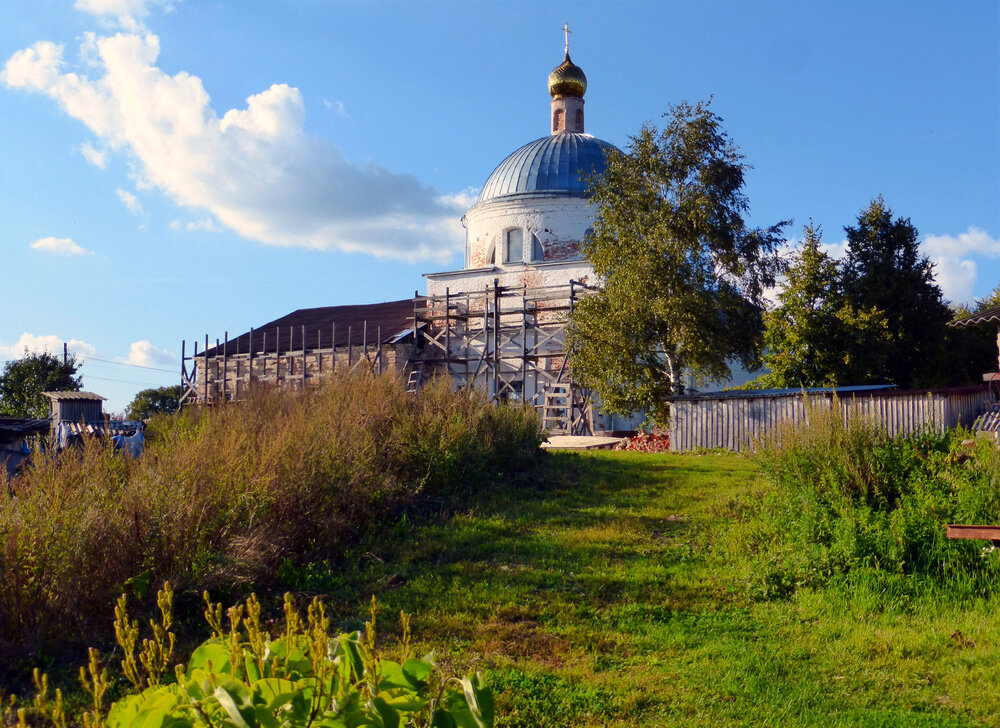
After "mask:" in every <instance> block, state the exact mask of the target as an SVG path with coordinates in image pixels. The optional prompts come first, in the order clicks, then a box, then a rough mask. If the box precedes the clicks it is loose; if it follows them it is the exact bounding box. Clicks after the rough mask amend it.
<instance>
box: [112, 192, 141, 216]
mask: <svg viewBox="0 0 1000 728" xmlns="http://www.w3.org/2000/svg"><path fill="white" fill-rule="evenodd" d="M115 194H117V195H118V199H119V200H121V201H122V204H123V205H125V207H127V208H128V209H129V212H134V213H136V214H139V213H140V212H142V203H141V202H139V198H138V197H136V196H135V195H133V194H132V193H131V192H129V191H128V190H122V189H118V190H115Z"/></svg>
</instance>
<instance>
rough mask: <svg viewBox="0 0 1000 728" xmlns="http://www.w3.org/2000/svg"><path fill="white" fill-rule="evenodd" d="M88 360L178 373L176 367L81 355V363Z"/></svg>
mask: <svg viewBox="0 0 1000 728" xmlns="http://www.w3.org/2000/svg"><path fill="white" fill-rule="evenodd" d="M88 361H101V362H104V363H105V364H117V365H118V366H121V367H135V368H136V369H149V370H151V371H154V372H167V373H169V374H177V373H178V372H177V370H176V369H162V368H160V367H147V366H145V365H143V364H130V363H128V362H124V361H114V360H112V359H101V358H100V357H96V356H81V357H80V363H81V364H82V363H84V362H88Z"/></svg>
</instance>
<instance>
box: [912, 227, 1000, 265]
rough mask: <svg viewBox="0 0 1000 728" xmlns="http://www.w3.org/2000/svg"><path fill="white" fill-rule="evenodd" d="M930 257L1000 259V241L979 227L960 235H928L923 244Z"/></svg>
mask: <svg viewBox="0 0 1000 728" xmlns="http://www.w3.org/2000/svg"><path fill="white" fill-rule="evenodd" d="M920 244H921V245H922V246H923V249H924V253H925V254H927V255H928V256H931V257H935V256H940V255H943V256H948V257H951V258H960V257H964V256H969V255H981V256H983V257H986V258H1000V240H997V239H996V238H992V237H990V235H989V234H988V233H987V232H986V231H985V230H980V229H979V228H977V227H971V226H970V227H969V229H968V230H967V231H966V232H964V233H961V234H960V235H958V236H957V237H955V236H952V235H928V236H927V237H925V238H924V239H923V240H922V241H921V243H920Z"/></svg>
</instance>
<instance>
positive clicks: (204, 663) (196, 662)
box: [186, 638, 232, 677]
mask: <svg viewBox="0 0 1000 728" xmlns="http://www.w3.org/2000/svg"><path fill="white" fill-rule="evenodd" d="M209 662H211V663H212V667H211V668H209V666H208V663H209ZM195 670H206V671H211V672H214V673H215V674H216V675H221V674H224V675H228V674H229V673H230V672H231V670H232V666H231V665H230V664H229V647H227V646H226V645H224V644H222V643H221V642H219V641H218V640H217V639H214V638H213V639H210V640H207V641H205V642H203V643H201V644H200V645H199V646H198V647H197V648H195V651H194V652H193V653H191V659H190V660H188V666H187V673H186V674H187V676H188V677H192V674H193V673H194V671H195Z"/></svg>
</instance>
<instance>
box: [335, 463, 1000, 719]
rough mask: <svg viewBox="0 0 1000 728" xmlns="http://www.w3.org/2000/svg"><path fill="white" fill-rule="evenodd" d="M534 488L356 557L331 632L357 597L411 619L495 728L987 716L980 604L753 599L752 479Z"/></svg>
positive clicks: (804, 595)
mask: <svg viewBox="0 0 1000 728" xmlns="http://www.w3.org/2000/svg"><path fill="white" fill-rule="evenodd" d="M543 480H544V481H545V482H544V487H539V488H520V487H519V488H512V489H509V490H495V491H493V492H492V493H491V495H490V497H489V498H487V499H485V500H484V501H481V502H480V503H479V504H478V505H477V506H476V508H475V509H474V510H472V511H468V512H465V513H462V514H459V515H456V516H454V517H452V518H448V519H446V520H444V521H440V522H433V523H424V524H418V525H414V524H407V525H406V527H405V529H403V530H402V531H400V533H398V534H396V535H395V537H394V538H393V539H392V540H391V542H389V541H383V542H381V543H378V544H375V543H372V544H368V545H367V546H366V548H371V549H372V555H373V557H376V558H372V559H370V560H369V562H368V563H367V565H366V566H365V567H364V568H362V569H360V570H357V571H355V572H352V573H351V574H350V575H349V577H347V579H346V581H345V582H344V583H343V584H344V587H345V589H344V591H343V592H342V593H341V601H340V611H339V614H340V615H341V618H342V619H344V620H346V621H347V622H348V623H349V622H350V620H351V619H354V618H355V617H353V615H354V614H355V613H357V612H358V611H360V609H361V605H362V604H363V602H364V599H365V598H366V595H367V594H369V593H370V590H372V589H374V590H376V591H378V593H379V599H380V600H381V601H382V602H383V603H384V604H385V605H386V606H387V607H388V608H391V609H398V608H405V609H406V610H407V611H412V612H414V613H415V615H416V616H415V617H414V629H415V633H416V636H417V638H418V639H420V640H421V647H422V648H423V649H426V650H433V651H434V652H435V654H437V655H438V657H439V659H441V660H443V661H445V662H446V663H448V664H451V665H453V666H454V668H455V669H456V670H459V671H461V670H469V669H486V670H487V674H488V676H489V678H490V680H491V681H492V683H493V685H494V689H495V690H496V691H497V693H498V704H499V707H500V710H501V713H502V716H501V718H500V721H499V725H504V726H567V725H573V726H611V725H643V726H758V725H762V726H823V728H828V727H830V726H845V727H846V726H872V727H875V726H904V727H925V726H926V727H927V728H930V727H931V726H945V727H946V728H947V727H957V726H977V725H993V724H994V720H993V717H994V716H995V715H997V714H1000V705H998V702H1000V698H998V697H997V695H998V691H997V690H996V688H997V687H998V686H1000V674H998V670H1000V659H998V658H997V657H996V653H995V646H996V644H998V639H1000V623H998V619H997V617H996V616H995V615H996V612H997V609H996V608H997V606H998V605H997V604H996V603H995V602H993V601H982V602H979V603H972V604H968V605H960V604H955V603H950V604H944V603H940V602H938V601H935V600H934V598H933V597H931V596H927V597H924V598H922V599H914V598H910V599H909V600H902V601H899V600H896V601H893V600H892V599H887V598H886V595H884V594H883V595H875V594H872V595H869V594H867V593H866V589H869V588H874V587H875V585H874V584H869V585H865V584H861V583H857V584H853V585H852V584H850V583H848V582H846V581H844V582H835V583H831V584H829V585H827V586H826V587H824V588H803V589H799V590H797V591H796V592H795V593H794V594H793V595H792V596H791V598H788V599H777V600H772V599H767V598H764V597H763V596H762V595H761V594H760V592H759V590H758V589H757V583H758V581H759V577H760V575H759V574H758V573H755V568H756V566H755V565H757V564H758V563H759V562H758V558H757V557H758V556H759V553H760V550H762V549H763V550H766V544H765V545H761V544H757V545H756V546H755V547H754V548H756V549H757V552H754V551H753V549H751V548H748V547H746V544H747V543H748V542H753V533H754V529H755V528H757V526H755V524H754V518H755V516H754V515H753V513H752V511H753V509H752V508H749V509H748V508H747V507H746V504H747V503H751V502H753V501H754V500H755V499H758V500H759V499H760V498H761V497H763V496H764V494H766V493H767V492H769V490H770V486H768V485H766V484H764V483H763V481H762V480H761V477H760V473H759V471H758V466H757V465H756V464H755V463H754V462H753V461H751V460H749V459H746V458H742V457H738V456H719V455H704V456H696V455H686V456H676V455H658V456H650V455H645V454H631V453H624V454H622V453H595V454H583V455H579V454H560V453H557V454H551V455H550V456H549V457H548V463H547V468H546V473H545V476H544V478H543ZM741 543H742V544H744V546H743V547H742V548H741V547H740V544H741ZM352 593H353V594H354V596H353V597H352V596H351V594H352ZM956 633H958V634H957V636H953V635H955V634H956Z"/></svg>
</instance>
